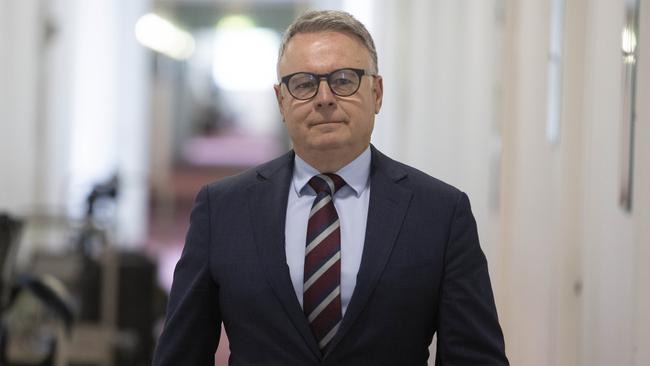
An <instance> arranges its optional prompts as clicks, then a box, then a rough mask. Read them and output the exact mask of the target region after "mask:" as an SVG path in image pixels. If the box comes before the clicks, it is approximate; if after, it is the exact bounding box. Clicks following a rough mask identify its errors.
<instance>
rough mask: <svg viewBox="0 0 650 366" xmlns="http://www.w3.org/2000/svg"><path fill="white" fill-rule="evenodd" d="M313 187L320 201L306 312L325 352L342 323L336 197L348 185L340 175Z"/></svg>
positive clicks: (310, 227)
mask: <svg viewBox="0 0 650 366" xmlns="http://www.w3.org/2000/svg"><path fill="white" fill-rule="evenodd" d="M309 185H310V186H311V187H312V188H313V189H314V191H316V198H315V199H314V204H313V205H312V208H311V211H310V212H309V221H308V223H307V243H306V245H307V247H306V249H305V272H304V283H303V310H304V312H305V315H306V316H307V319H308V320H309V325H310V327H311V329H312V332H314V335H315V336H316V340H317V341H318V346H319V347H320V349H321V350H324V349H325V347H326V346H327V344H328V343H329V342H330V341H331V340H332V338H333V337H334V335H335V334H336V331H337V330H338V328H339V324H340V322H341V318H342V313H341V229H340V224H339V216H338V214H337V213H336V208H335V207H334V202H333V201H332V196H333V195H334V193H336V191H337V190H338V189H339V188H341V187H343V186H344V185H345V181H344V180H343V178H341V177H339V176H338V175H336V174H331V173H326V174H319V175H316V176H314V177H312V178H311V180H310V181H309Z"/></svg>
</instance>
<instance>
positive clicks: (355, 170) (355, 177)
mask: <svg viewBox="0 0 650 366" xmlns="http://www.w3.org/2000/svg"><path fill="white" fill-rule="evenodd" d="M370 158H371V154H370V146H368V147H367V148H366V149H365V150H364V151H363V152H362V153H361V154H360V155H359V156H357V157H356V158H355V159H354V160H352V161H351V162H350V163H348V165H346V166H344V167H343V168H341V169H339V170H338V171H336V172H335V173H336V174H338V175H339V176H340V177H341V178H343V179H344V180H345V183H346V185H347V186H348V187H350V188H351V189H352V190H353V191H354V194H355V195H356V196H357V197H359V196H360V195H361V193H362V192H363V190H364V189H366V188H367V187H368V177H369V176H370ZM318 174H320V172H319V171H318V170H316V168H314V167H312V166H311V165H309V164H307V162H306V161H304V160H302V158H301V157H300V156H298V154H296V156H295V159H294V167H293V178H292V183H293V188H294V190H295V191H296V194H297V195H298V197H300V196H302V195H303V194H305V190H306V187H307V183H308V182H309V180H310V179H311V177H313V176H314V175H318Z"/></svg>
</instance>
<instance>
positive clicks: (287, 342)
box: [154, 147, 508, 366]
mask: <svg viewBox="0 0 650 366" xmlns="http://www.w3.org/2000/svg"><path fill="white" fill-rule="evenodd" d="M293 157H294V155H293V152H289V153H288V154H286V155H284V156H282V157H280V158H278V159H276V160H273V161H271V162H268V163H266V164H264V165H261V166H259V167H257V168H255V169H251V170H249V171H246V172H244V173H242V174H240V175H237V176H233V177H229V178H226V179H223V180H221V181H219V182H216V183H212V184H210V185H208V186H206V187H204V188H203V189H202V190H201V192H200V193H199V194H198V196H197V199H196V203H195V206H194V208H193V211H192V214H191V219H190V228H189V231H188V234H187V239H186V243H185V247H184V249H183V254H182V256H181V259H180V260H179V262H178V264H177V266H176V270H175V273H174V282H173V285H172V290H171V295H170V300H169V304H168V309H167V320H166V324H165V328H164V330H163V332H162V334H161V336H160V339H159V342H158V346H157V349H156V352H155V357H154V365H156V366H180V365H201V366H207V365H214V352H215V349H216V347H217V344H218V342H219V334H220V325H221V323H222V322H223V324H224V327H225V329H226V333H227V334H228V339H229V341H230V352H231V355H230V360H229V364H230V365H242V366H243V365H278V366H293V365H296V366H302V365H306V366H308V365H341V366H347V365H349V366H359V365H372V366H381V365H387V366H388V365H391V366H393V365H407V366H410V365H426V364H427V359H428V358H429V351H428V347H429V345H430V343H431V340H432V337H433V335H434V333H436V332H437V336H438V343H437V354H436V365H444V366H452V365H472V366H474V365H507V363H508V361H507V359H506V356H505V352H504V341H503V335H502V333H501V328H500V326H499V322H498V320H497V313H496V309H495V305H494V299H493V295H492V289H491V285H490V279H489V276H488V269H487V262H486V260H485V256H484V254H483V252H482V251H481V248H480V246H479V240H478V235H477V230H476V223H475V221H474V218H473V216H472V213H471V209H470V204H469V200H468V198H467V196H466V195H465V194H464V193H463V192H461V191H459V190H457V189H456V188H454V187H452V186H450V185H447V184H445V183H443V182H441V181H439V180H437V179H435V178H432V177H430V176H428V175H426V174H424V173H422V172H420V171H418V170H416V169H413V168H411V167H408V166H406V165H404V164H401V163H398V162H396V161H394V160H391V159H389V158H388V157H386V156H384V155H383V154H381V153H380V152H379V151H377V150H376V149H375V148H374V147H372V162H371V172H370V179H371V185H370V189H371V191H370V204H369V209H368V222H367V230H366V239H365V244H364V248H363V256H362V260H361V266H360V268H359V273H358V275H357V283H356V287H355V289H354V293H353V296H352V298H351V300H350V304H349V306H348V308H347V311H346V313H345V316H344V317H343V320H342V323H341V326H340V328H339V332H338V333H337V335H336V336H335V337H334V338H333V340H332V342H331V344H330V346H328V350H327V352H325V354H321V351H320V350H319V349H318V345H317V342H316V339H315V338H314V336H313V335H312V332H311V330H310V328H309V324H308V322H307V319H306V317H305V315H304V313H303V312H302V309H301V307H300V305H299V303H298V299H297V298H296V294H295V292H294V289H293V286H292V283H291V278H290V275H289V267H288V266H287V263H286V258H285V250H284V230H285V213H286V208H287V198H288V192H289V187H290V182H291V177H292V169H293Z"/></svg>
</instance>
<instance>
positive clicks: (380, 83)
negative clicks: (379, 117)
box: [372, 75, 384, 114]
mask: <svg viewBox="0 0 650 366" xmlns="http://www.w3.org/2000/svg"><path fill="white" fill-rule="evenodd" d="M373 79H375V82H374V88H373V89H372V90H373V92H374V93H375V114H377V113H379V110H381V103H382V100H383V98H384V78H382V77H381V76H380V75H377V76H375V77H374V78H373Z"/></svg>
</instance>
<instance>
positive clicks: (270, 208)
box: [248, 153, 321, 358]
mask: <svg viewBox="0 0 650 366" xmlns="http://www.w3.org/2000/svg"><path fill="white" fill-rule="evenodd" d="M292 172H293V153H288V154H286V155H284V156H283V157H281V158H279V159H277V160H275V161H273V162H271V163H269V164H266V165H264V166H262V167H261V168H260V169H259V170H258V179H259V180H258V182H257V183H255V184H253V185H252V186H250V187H249V196H248V206H249V210H250V213H251V220H252V227H253V234H254V238H255V244H256V246H257V251H258V255H259V258H260V261H261V262H262V265H263V267H264V269H265V271H266V274H267V278H268V280H269V283H270V285H271V287H272V288H273V290H274V291H275V294H276V295H277V297H278V300H279V301H280V302H281V303H282V305H283V307H284V309H285V311H286V313H287V315H288V316H289V318H290V319H291V322H292V323H293V325H294V326H295V327H296V329H297V330H298V332H300V334H301V335H302V337H303V338H304V339H305V342H306V343H307V345H308V346H309V348H310V349H311V350H312V352H313V353H314V354H315V355H316V356H317V357H319V358H320V357H321V352H320V349H319V348H318V344H317V342H316V339H315V337H314V335H313V333H312V332H311V329H310V328H309V323H308V322H307V318H306V317H305V315H304V313H303V311H302V308H301V307H300V303H299V302H298V299H297V298H296V293H295V291H294V289H293V284H292V283H291V275H290V274H289V267H288V266H287V259H286V254H285V235H284V230H285V220H286V211H287V198H288V189H289V185H290V184H291V177H292Z"/></svg>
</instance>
